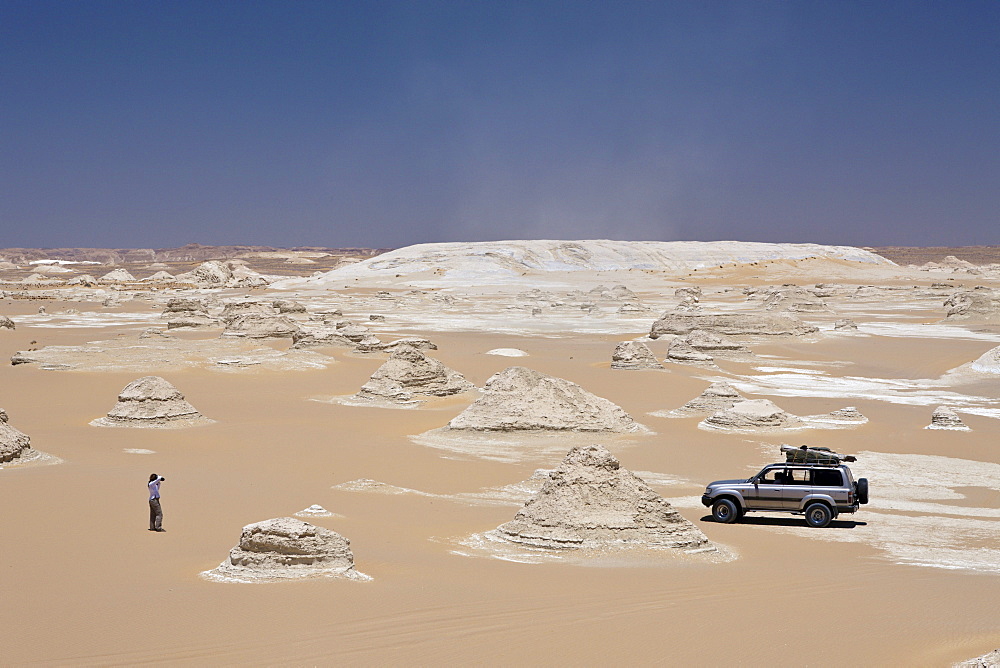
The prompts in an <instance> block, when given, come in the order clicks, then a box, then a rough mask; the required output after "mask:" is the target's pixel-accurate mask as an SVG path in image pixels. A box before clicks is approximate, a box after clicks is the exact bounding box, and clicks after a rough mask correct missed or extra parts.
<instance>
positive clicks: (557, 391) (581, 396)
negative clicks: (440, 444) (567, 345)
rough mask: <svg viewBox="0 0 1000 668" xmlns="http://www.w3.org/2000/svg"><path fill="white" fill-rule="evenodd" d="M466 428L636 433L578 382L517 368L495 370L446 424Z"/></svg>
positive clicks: (637, 428)
mask: <svg viewBox="0 0 1000 668" xmlns="http://www.w3.org/2000/svg"><path fill="white" fill-rule="evenodd" d="M447 428H448V429H452V430H468V431H581V432H619V433H624V432H637V431H645V430H646V428H645V427H644V426H643V425H641V424H639V423H638V422H636V421H635V420H633V419H632V417H631V416H630V415H629V414H628V413H626V412H625V411H624V410H623V409H622V408H621V407H620V406H618V405H616V404H614V403H612V402H610V401H608V400H607V399H603V398H601V397H598V396H596V395H594V394H591V393H590V392H588V391H586V390H585V389H583V388H582V387H580V386H579V385H577V384H576V383H573V382H570V381H568V380H564V379H562V378H555V377H553V376H548V375H546V374H544V373H541V372H538V371H535V370H533V369H528V368H526V367H521V366H513V367H509V368H507V369H504V370H503V371H500V372H499V373H495V374H493V376H491V377H490V379H489V380H487V381H486V385H485V386H484V387H483V395H482V396H481V397H480V398H479V399H477V400H476V401H475V402H474V403H473V404H472V405H471V406H469V407H468V408H466V409H465V410H464V411H462V412H461V413H459V414H458V415H457V416H456V417H455V418H453V419H452V420H451V422H449V423H448V427H447Z"/></svg>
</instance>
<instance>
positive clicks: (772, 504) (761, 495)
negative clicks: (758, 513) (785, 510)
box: [752, 466, 785, 510]
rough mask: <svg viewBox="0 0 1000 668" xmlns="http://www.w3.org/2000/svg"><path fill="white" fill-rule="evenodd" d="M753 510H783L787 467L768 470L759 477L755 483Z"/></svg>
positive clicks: (775, 467)
mask: <svg viewBox="0 0 1000 668" xmlns="http://www.w3.org/2000/svg"><path fill="white" fill-rule="evenodd" d="M753 488H754V489H753V494H754V497H755V499H754V501H753V504H752V507H753V508H757V509H760V510H768V509H772V508H773V509H775V510H778V509H780V508H781V504H782V494H783V492H784V488H785V467H783V466H774V467H770V468H766V469H764V470H763V471H761V472H760V474H758V475H757V477H756V478H755V479H754V483H753Z"/></svg>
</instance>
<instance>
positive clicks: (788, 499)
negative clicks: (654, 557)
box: [701, 445, 868, 527]
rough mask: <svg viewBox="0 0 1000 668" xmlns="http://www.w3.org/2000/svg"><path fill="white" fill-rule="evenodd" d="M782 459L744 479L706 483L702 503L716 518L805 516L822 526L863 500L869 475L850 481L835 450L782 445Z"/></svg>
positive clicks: (728, 520) (846, 457)
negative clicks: (765, 514)
mask: <svg viewBox="0 0 1000 668" xmlns="http://www.w3.org/2000/svg"><path fill="white" fill-rule="evenodd" d="M781 450H782V452H784V453H785V459H786V461H785V462H783V463H778V464H768V465H767V466H765V467H764V468H763V470H761V472H760V473H758V474H757V475H755V476H753V477H751V478H749V479H747V480H716V481H715V482H713V483H709V485H708V487H707V488H706V489H705V493H704V494H703V495H702V497H701V502H702V504H704V505H705V506H707V507H710V508H711V509H712V516H713V517H714V518H715V520H716V521H717V522H724V523H726V524H729V523H732V522H738V521H740V519H741V518H742V517H743V515H744V514H745V513H748V512H750V511H767V512H786V513H795V514H797V515H805V520H806V524H807V525H809V526H811V527H825V526H827V525H829V524H830V522H832V521H833V520H834V518H836V517H837V515H839V514H840V513H853V512H856V511H857V510H858V508H859V506H860V504H863V503H868V480H867V479H866V478H859V479H858V480H856V481H855V480H854V474H852V473H851V469H850V468H848V467H847V464H845V463H844V462H853V461H855V458H854V457H852V456H850V455H840V454H837V453H835V452H832V451H830V450H829V449H827V448H808V447H806V446H804V445H803V446H802V447H801V448H794V447H791V446H782V448H781Z"/></svg>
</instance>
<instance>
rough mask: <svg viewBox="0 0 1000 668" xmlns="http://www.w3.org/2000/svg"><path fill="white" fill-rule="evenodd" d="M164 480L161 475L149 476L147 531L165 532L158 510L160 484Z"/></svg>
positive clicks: (159, 509)
mask: <svg viewBox="0 0 1000 668" xmlns="http://www.w3.org/2000/svg"><path fill="white" fill-rule="evenodd" d="M164 480H166V478H164V477H163V476H161V475H156V474H155V473H150V474H149V485H148V486H149V530H150V531H166V529H164V528H163V527H162V526H161V525H162V524H163V510H162V509H161V508H160V483H161V482H163V481H164Z"/></svg>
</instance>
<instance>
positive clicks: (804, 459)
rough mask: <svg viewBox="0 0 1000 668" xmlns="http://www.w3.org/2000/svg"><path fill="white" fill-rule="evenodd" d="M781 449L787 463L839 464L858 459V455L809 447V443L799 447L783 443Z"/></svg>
mask: <svg viewBox="0 0 1000 668" xmlns="http://www.w3.org/2000/svg"><path fill="white" fill-rule="evenodd" d="M781 451H782V452H783V453H785V463H786V464H808V465H813V466H837V465H838V464H842V463H844V462H854V461H857V457H855V456H854V455H842V454H840V453H838V452H834V451H833V450H831V449H830V448H822V447H809V446H808V445H803V446H800V447H797V448H796V447H795V446H793V445H783V446H781Z"/></svg>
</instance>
